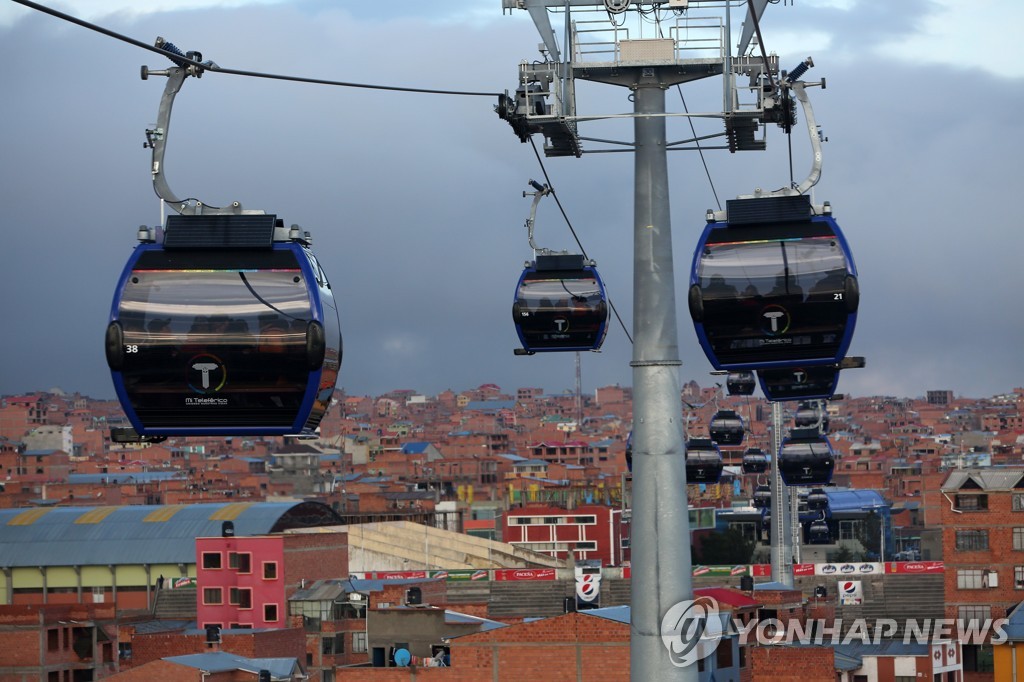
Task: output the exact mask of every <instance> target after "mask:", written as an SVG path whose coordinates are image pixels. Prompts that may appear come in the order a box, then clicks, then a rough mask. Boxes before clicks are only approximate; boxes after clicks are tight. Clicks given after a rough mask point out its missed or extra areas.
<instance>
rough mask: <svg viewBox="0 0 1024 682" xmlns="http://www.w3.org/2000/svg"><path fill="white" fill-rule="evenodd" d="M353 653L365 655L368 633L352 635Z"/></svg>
mask: <svg viewBox="0 0 1024 682" xmlns="http://www.w3.org/2000/svg"><path fill="white" fill-rule="evenodd" d="M352 653H354V654H365V653H366V633H365V632H353V633H352Z"/></svg>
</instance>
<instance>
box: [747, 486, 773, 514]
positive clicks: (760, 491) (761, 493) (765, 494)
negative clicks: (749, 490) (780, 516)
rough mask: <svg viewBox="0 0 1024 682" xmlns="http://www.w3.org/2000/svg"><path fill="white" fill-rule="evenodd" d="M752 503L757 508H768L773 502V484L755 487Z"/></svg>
mask: <svg viewBox="0 0 1024 682" xmlns="http://www.w3.org/2000/svg"><path fill="white" fill-rule="evenodd" d="M751 504H752V505H753V506H754V508H755V509H768V508H769V507H770V506H771V504H772V489H771V486H767V485H759V486H757V487H756V488H754V496H753V500H752V502H751Z"/></svg>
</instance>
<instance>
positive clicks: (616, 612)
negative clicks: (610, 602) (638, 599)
mask: <svg viewBox="0 0 1024 682" xmlns="http://www.w3.org/2000/svg"><path fill="white" fill-rule="evenodd" d="M580 613H581V614H583V615H585V616H597V617H598V618H604V619H605V620H614V621H615V622H616V623H625V624H626V625H629V614H630V607H629V604H623V605H622V606H605V607H602V608H599V609H586V610H583V611H580Z"/></svg>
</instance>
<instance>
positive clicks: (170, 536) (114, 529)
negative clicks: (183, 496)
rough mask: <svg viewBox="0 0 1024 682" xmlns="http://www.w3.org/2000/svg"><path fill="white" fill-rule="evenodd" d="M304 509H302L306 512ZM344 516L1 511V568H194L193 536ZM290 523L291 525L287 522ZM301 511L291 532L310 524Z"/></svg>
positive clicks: (277, 508)
mask: <svg viewBox="0 0 1024 682" xmlns="http://www.w3.org/2000/svg"><path fill="white" fill-rule="evenodd" d="M300 508H301V509H300ZM293 511H297V512H313V513H314V515H319V516H322V517H324V518H325V520H326V521H328V522H329V523H330V524H340V523H341V519H340V518H339V517H338V516H337V514H335V513H334V512H333V511H332V510H331V509H330V507H327V506H326V505H323V504H321V503H319V502H298V503H296V502H254V503H248V502H242V503H213V504H189V505H159V506H156V505H132V506H123V507H54V508H46V509H38V508H37V509H2V510H0V557H3V559H0V563H2V564H3V566H5V567H17V566H94V565H103V566H107V565H110V564H155V563H169V564H177V563H185V564H191V563H195V560H196V550H195V539H196V538H197V537H216V536H219V535H220V534H221V526H222V522H223V521H232V522H233V523H234V525H235V535H237V536H248V535H265V534H267V533H269V532H271V530H272V529H274V527H275V526H277V525H278V524H279V522H282V520H283V519H284V517H285V516H286V515H288V514H289V512H293ZM284 523H285V525H286V526H287V525H289V523H290V522H289V521H288V520H285V521H284ZM310 523H311V522H309V521H308V520H307V519H306V518H305V515H304V514H302V513H297V514H296V515H295V518H294V519H293V522H291V525H290V527H303V526H308V525H310Z"/></svg>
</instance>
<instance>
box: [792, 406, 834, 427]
mask: <svg viewBox="0 0 1024 682" xmlns="http://www.w3.org/2000/svg"><path fill="white" fill-rule="evenodd" d="M793 424H794V426H796V427H797V428H808V427H811V426H814V427H817V428H818V429H819V430H820V431H821V432H822V433H828V426H829V421H828V413H827V412H826V411H825V409H824V405H822V404H821V403H819V402H817V401H807V402H802V403H800V405H799V406H797V409H796V414H795V415H794V416H793Z"/></svg>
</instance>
